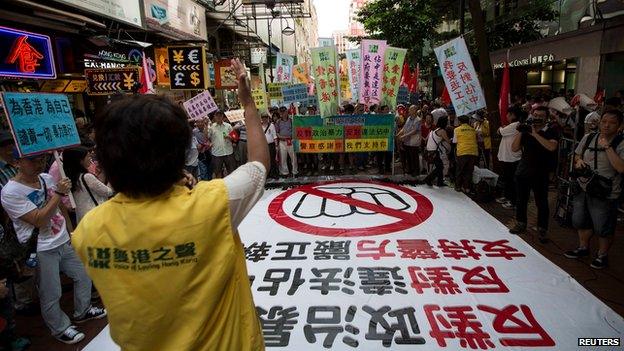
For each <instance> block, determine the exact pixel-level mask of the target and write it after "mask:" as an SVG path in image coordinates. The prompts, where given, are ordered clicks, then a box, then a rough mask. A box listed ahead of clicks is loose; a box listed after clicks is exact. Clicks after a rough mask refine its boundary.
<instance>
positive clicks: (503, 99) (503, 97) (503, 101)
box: [498, 61, 511, 126]
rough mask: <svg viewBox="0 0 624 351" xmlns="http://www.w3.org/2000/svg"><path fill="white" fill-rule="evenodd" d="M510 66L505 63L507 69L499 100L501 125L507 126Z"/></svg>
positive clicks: (504, 70)
mask: <svg viewBox="0 0 624 351" xmlns="http://www.w3.org/2000/svg"><path fill="white" fill-rule="evenodd" d="M510 89H511V88H510V85H509V64H508V63H507V61H505V68H503V81H502V83H501V88H500V95H499V98H498V112H499V113H500V122H501V125H503V126H505V125H507V124H509V121H508V120H507V110H509V90H510Z"/></svg>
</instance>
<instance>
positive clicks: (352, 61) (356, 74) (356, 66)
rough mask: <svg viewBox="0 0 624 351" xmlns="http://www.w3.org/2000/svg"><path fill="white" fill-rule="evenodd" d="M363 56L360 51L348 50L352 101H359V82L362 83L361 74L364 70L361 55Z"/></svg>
mask: <svg viewBox="0 0 624 351" xmlns="http://www.w3.org/2000/svg"><path fill="white" fill-rule="evenodd" d="M361 54H362V52H361V50H360V49H353V50H347V52H346V55H347V64H348V68H349V74H348V77H349V87H350V88H351V99H352V100H353V101H358V100H359V98H360V96H359V86H360V84H359V82H360V72H361V70H362V66H361V63H360V57H361V56H360V55H361Z"/></svg>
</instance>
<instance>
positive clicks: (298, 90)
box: [282, 84, 308, 105]
mask: <svg viewBox="0 0 624 351" xmlns="http://www.w3.org/2000/svg"><path fill="white" fill-rule="evenodd" d="M282 99H283V100H284V103H285V104H287V105H289V104H291V103H294V102H302V103H305V102H307V101H308V87H307V86H306V85H305V84H293V85H285V86H283V87H282Z"/></svg>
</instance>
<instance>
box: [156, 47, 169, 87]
mask: <svg viewBox="0 0 624 351" xmlns="http://www.w3.org/2000/svg"><path fill="white" fill-rule="evenodd" d="M154 57H155V59H156V84H158V85H164V86H169V85H170V84H171V82H170V81H169V54H168V53H167V48H155V49H154Z"/></svg>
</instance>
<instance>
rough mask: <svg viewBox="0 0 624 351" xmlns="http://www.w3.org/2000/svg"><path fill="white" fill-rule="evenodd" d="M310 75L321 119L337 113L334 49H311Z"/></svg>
mask: <svg viewBox="0 0 624 351" xmlns="http://www.w3.org/2000/svg"><path fill="white" fill-rule="evenodd" d="M311 54H312V73H313V74H314V77H315V82H314V84H315V86H316V96H317V97H318V101H319V109H320V111H319V112H320V114H321V116H322V117H328V116H333V115H335V114H337V113H338V104H339V98H340V97H339V93H338V92H339V90H338V89H339V87H338V69H337V67H336V47H335V46H327V47H320V48H313V49H311Z"/></svg>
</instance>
